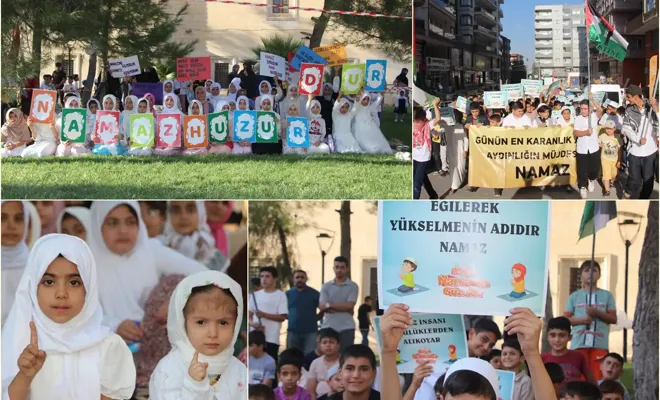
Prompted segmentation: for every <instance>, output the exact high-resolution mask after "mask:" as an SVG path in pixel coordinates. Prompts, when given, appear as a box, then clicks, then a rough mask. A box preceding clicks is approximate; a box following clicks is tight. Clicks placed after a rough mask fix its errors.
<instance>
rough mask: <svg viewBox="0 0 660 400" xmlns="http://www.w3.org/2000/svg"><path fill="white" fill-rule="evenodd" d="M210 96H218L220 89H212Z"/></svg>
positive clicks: (215, 87)
mask: <svg viewBox="0 0 660 400" xmlns="http://www.w3.org/2000/svg"><path fill="white" fill-rule="evenodd" d="M211 94H212V95H214V96H220V88H219V87H217V86H214V87H212V88H211Z"/></svg>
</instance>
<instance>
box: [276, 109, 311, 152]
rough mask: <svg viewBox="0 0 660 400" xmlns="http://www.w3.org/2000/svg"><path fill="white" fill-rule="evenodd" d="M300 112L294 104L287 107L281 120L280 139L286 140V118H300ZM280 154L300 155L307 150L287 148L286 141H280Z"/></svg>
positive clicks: (303, 148)
mask: <svg viewBox="0 0 660 400" xmlns="http://www.w3.org/2000/svg"><path fill="white" fill-rule="evenodd" d="M300 116H301V115H300V111H299V109H298V106H297V105H296V104H295V103H291V105H289V108H288V109H287V110H286V115H285V116H284V119H282V137H284V138H286V135H287V131H286V130H287V126H288V122H287V118H286V117H300ZM282 142H283V143H282V154H302V153H307V151H308V150H309V148H305V147H295V148H292V147H289V146H288V145H287V141H286V140H283V141H282Z"/></svg>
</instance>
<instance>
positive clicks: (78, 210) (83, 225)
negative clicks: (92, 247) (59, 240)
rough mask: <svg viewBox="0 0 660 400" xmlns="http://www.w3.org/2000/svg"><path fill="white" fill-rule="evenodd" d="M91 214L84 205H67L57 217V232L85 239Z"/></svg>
mask: <svg viewBox="0 0 660 400" xmlns="http://www.w3.org/2000/svg"><path fill="white" fill-rule="evenodd" d="M90 222H91V214H90V212H89V209H88V208H85V207H67V208H65V209H64V210H62V212H61V213H60V215H59V216H58V217H57V233H63V234H65V235H71V236H76V237H78V238H80V239H82V240H84V241H87V235H88V232H89V231H90Z"/></svg>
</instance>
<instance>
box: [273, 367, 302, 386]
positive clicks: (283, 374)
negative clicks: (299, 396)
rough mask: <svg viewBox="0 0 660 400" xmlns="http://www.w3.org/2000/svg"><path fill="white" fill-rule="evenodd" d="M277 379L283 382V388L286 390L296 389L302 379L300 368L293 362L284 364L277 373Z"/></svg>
mask: <svg viewBox="0 0 660 400" xmlns="http://www.w3.org/2000/svg"><path fill="white" fill-rule="evenodd" d="M277 379H278V380H279V381H280V382H282V389H284V390H285V391H293V390H296V387H297V386H298V381H299V380H300V369H299V368H298V367H296V366H295V365H291V364H287V365H282V366H281V367H280V370H279V372H278V373H277Z"/></svg>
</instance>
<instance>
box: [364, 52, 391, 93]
mask: <svg viewBox="0 0 660 400" xmlns="http://www.w3.org/2000/svg"><path fill="white" fill-rule="evenodd" d="M366 70H367V71H366V73H365V76H364V80H365V81H366V83H367V87H366V90H367V92H382V91H383V90H385V84H386V83H387V81H386V79H385V78H386V74H387V60H367V68H366Z"/></svg>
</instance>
